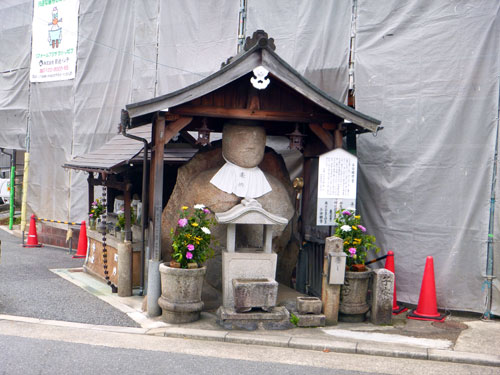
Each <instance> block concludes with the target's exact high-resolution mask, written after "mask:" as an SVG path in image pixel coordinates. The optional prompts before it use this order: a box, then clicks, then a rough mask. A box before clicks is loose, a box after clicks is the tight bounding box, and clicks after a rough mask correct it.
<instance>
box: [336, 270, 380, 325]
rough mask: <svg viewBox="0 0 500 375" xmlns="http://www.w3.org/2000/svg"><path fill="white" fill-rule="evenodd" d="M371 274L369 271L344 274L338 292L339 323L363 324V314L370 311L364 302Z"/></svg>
mask: <svg viewBox="0 0 500 375" xmlns="http://www.w3.org/2000/svg"><path fill="white" fill-rule="evenodd" d="M371 274H372V271H371V270H367V271H364V272H346V273H345V281H344V285H342V288H341V291H340V307H339V320H340V321H343V322H363V321H364V320H365V314H366V312H367V311H368V310H369V309H370V305H369V304H368V303H367V301H366V300H367V295H368V285H369V282H370V277H371Z"/></svg>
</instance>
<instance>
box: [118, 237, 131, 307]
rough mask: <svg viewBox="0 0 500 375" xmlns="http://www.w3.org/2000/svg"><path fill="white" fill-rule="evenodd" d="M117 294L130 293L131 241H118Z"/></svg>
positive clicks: (121, 295)
mask: <svg viewBox="0 0 500 375" xmlns="http://www.w3.org/2000/svg"><path fill="white" fill-rule="evenodd" d="M117 252H118V285H117V286H118V296H120V297H130V296H131V295H132V242H130V241H125V242H120V243H118V246H117Z"/></svg>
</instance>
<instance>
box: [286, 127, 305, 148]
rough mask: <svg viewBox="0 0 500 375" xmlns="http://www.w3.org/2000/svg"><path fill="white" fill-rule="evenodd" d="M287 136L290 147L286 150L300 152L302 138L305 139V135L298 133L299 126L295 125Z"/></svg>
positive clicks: (302, 146)
mask: <svg viewBox="0 0 500 375" xmlns="http://www.w3.org/2000/svg"><path fill="white" fill-rule="evenodd" d="M287 135H288V136H289V137H290V145H289V146H288V148H289V149H290V150H298V151H302V149H303V148H304V145H303V138H304V137H305V135H304V134H302V133H301V132H300V131H299V124H295V130H294V131H293V132H292V133H290V134H287Z"/></svg>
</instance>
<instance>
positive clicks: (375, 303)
mask: <svg viewBox="0 0 500 375" xmlns="http://www.w3.org/2000/svg"><path fill="white" fill-rule="evenodd" d="M393 292H394V273H392V272H391V271H389V270H387V269H384V268H380V269H376V270H373V286H372V308H371V316H370V320H371V322H372V323H373V324H391V323H392V304H393Z"/></svg>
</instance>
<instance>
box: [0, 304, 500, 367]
mask: <svg viewBox="0 0 500 375" xmlns="http://www.w3.org/2000/svg"><path fill="white" fill-rule="evenodd" d="M2 320H6V321H12V322H24V323H31V324H42V325H50V326H59V327H69V328H77V329H85V330H98V331H106V332H115V333H127V334H134V335H149V336H163V337H171V338H183V339H191V340H205V341H218V342H227V343H233V344H245V345H262V346H271V347H279V348H291V349H301V350H314V351H322V352H332V353H344V354H364V355H373V356H383V357H392V358H407V359H421V360H430V361H439V362H454V363H462V364H469V365H479V366H491V367H500V356H498V355H490V354H481V353H470V352H461V351H454V350H443V349H428V348H419V347H413V346H404V345H394V344H385V343H380V342H372V343H369V342H349V341H338V340H325V339H323V338H317V339H316V338H310V337H293V336H291V335H267V334H266V335H260V336H259V335H256V334H253V333H249V332H242V331H215V330H207V329H193V328H185V327H175V326H169V327H166V328H165V327H164V328H151V329H145V328H132V327H117V326H100V325H94V324H85V323H74V322H66V321H56V320H44V319H38V318H30V317H22V316H13V315H1V314H0V321H2Z"/></svg>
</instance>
